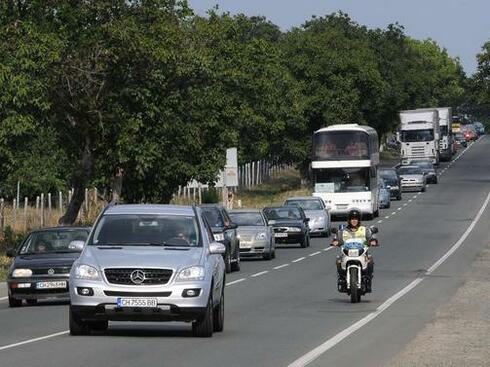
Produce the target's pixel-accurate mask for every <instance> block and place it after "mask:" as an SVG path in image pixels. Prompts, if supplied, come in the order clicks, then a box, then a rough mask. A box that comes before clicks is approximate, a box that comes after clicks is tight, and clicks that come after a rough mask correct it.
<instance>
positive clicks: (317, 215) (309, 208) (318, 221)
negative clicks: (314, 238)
mask: <svg viewBox="0 0 490 367" xmlns="http://www.w3.org/2000/svg"><path fill="white" fill-rule="evenodd" d="M284 205H296V206H299V207H301V208H302V209H303V211H304V212H305V215H306V217H307V218H308V219H309V222H308V227H309V228H310V235H319V236H326V237H329V236H330V226H331V218H330V212H329V211H328V209H327V208H326V206H325V203H324V202H323V200H322V199H321V198H319V197H314V196H298V197H291V198H288V199H286V201H285V202H284Z"/></svg>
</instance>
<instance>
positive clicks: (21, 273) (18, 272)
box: [12, 269, 32, 278]
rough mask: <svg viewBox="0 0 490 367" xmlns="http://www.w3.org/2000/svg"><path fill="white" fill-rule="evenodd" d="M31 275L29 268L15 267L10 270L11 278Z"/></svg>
mask: <svg viewBox="0 0 490 367" xmlns="http://www.w3.org/2000/svg"><path fill="white" fill-rule="evenodd" d="M30 276H32V270H31V269H15V270H14V271H13V272H12V278H28V277H30Z"/></svg>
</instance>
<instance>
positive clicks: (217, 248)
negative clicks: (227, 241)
mask: <svg viewBox="0 0 490 367" xmlns="http://www.w3.org/2000/svg"><path fill="white" fill-rule="evenodd" d="M225 252H226V247H225V245H223V244H222V243H221V242H211V243H210V244H209V253H210V254H212V255H223V254H224V253H225Z"/></svg>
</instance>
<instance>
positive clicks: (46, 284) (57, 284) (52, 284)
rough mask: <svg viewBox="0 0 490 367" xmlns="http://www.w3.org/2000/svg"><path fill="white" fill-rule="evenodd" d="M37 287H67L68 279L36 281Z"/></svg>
mask: <svg viewBox="0 0 490 367" xmlns="http://www.w3.org/2000/svg"><path fill="white" fill-rule="evenodd" d="M36 288H37V289H56V288H66V281H64V280H63V281H59V282H39V283H36Z"/></svg>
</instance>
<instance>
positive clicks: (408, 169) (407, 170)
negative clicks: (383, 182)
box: [398, 167, 422, 175]
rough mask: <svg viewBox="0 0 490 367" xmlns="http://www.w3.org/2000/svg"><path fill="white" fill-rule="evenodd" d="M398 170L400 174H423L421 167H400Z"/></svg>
mask: <svg viewBox="0 0 490 367" xmlns="http://www.w3.org/2000/svg"><path fill="white" fill-rule="evenodd" d="M398 172H400V175H421V174H422V171H421V170H420V168H419V167H400V168H399V170H398Z"/></svg>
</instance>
